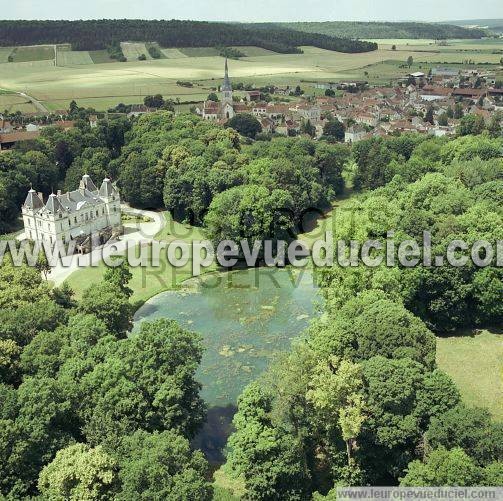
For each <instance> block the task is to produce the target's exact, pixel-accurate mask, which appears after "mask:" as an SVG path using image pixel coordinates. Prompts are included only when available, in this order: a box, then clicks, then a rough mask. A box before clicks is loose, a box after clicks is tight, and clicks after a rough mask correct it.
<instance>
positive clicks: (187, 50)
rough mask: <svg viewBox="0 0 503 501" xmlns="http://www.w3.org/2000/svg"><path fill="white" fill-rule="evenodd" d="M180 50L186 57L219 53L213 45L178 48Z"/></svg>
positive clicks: (208, 55) (216, 54) (209, 55)
mask: <svg viewBox="0 0 503 501" xmlns="http://www.w3.org/2000/svg"><path fill="white" fill-rule="evenodd" d="M180 52H181V53H182V54H185V55H186V56H187V57H211V56H218V55H219V54H220V52H219V51H218V49H215V47H184V48H182V49H180Z"/></svg>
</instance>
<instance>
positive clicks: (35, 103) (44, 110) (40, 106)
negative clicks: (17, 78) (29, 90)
mask: <svg viewBox="0 0 503 501" xmlns="http://www.w3.org/2000/svg"><path fill="white" fill-rule="evenodd" d="M16 94H18V95H19V96H21V97H24V98H25V99H28V101H30V103H31V104H33V106H35V108H37V110H38V111H40V112H41V113H45V114H49V113H50V111H49V110H48V109H47V108H46V107H45V106H44V105H43V104H42V103H41V102H40V101H37V100H36V99H35V98H34V97H31V96H29V95H28V94H25V93H24V92H16Z"/></svg>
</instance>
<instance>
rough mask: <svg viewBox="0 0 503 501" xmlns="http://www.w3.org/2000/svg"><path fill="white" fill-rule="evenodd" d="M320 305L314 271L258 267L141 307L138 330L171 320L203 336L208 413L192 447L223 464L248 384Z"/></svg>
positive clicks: (198, 282)
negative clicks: (144, 324) (158, 320)
mask: <svg viewBox="0 0 503 501" xmlns="http://www.w3.org/2000/svg"><path fill="white" fill-rule="evenodd" d="M317 302H318V296H317V288H316V286H315V284H314V283H313V276H312V274H311V272H310V271H308V270H298V269H295V268H287V269H279V268H254V269H248V270H242V271H233V272H229V273H220V274H211V275H206V276H203V277H200V278H198V279H191V280H189V281H187V282H185V284H184V287H183V288H182V289H181V290H179V291H170V292H163V293H162V294H159V295H157V296H155V297H154V298H152V299H151V300H149V301H147V303H145V305H144V306H142V307H141V308H140V309H139V310H138V312H137V313H136V315H135V329H137V328H138V326H139V325H140V323H141V322H143V321H145V320H154V319H156V318H172V319H174V320H177V321H178V322H179V323H180V324H181V325H182V326H183V327H185V328H187V329H190V330H192V331H195V332H199V333H200V334H201V335H202V336H203V344H204V347H205V352H204V355H203V358H202V361H201V365H200V367H199V370H198V373H197V379H198V380H199V381H200V382H201V384H202V385H203V388H202V392H201V396H202V397H203V398H204V400H205V401H206V402H207V404H208V414H207V422H206V424H205V425H204V427H203V429H202V431H201V432H200V433H199V435H198V436H197V437H196V438H195V440H194V441H193V447H194V448H196V449H201V450H203V452H204V453H205V454H206V457H207V458H208V460H209V461H210V462H212V463H214V464H219V463H221V462H222V461H223V459H224V458H223V454H222V451H223V449H224V447H225V444H226V442H227V438H228V436H229V435H230V433H231V431H232V430H231V422H232V417H233V415H234V413H235V411H236V402H237V399H238V396H239V395H240V393H241V392H242V390H243V389H244V387H245V386H246V385H247V384H248V383H250V382H251V381H253V380H254V379H256V378H257V376H259V375H260V374H261V373H262V372H263V371H264V370H265V369H266V368H267V366H268V365H269V364H270V363H271V361H272V360H273V359H274V357H276V356H277V355H278V354H279V353H281V352H285V351H288V349H289V348H290V345H291V342H292V340H293V339H295V338H298V337H299V336H300V335H301V334H302V332H303V331H304V330H305V328H306V327H307V326H308V325H309V322H310V320H311V318H312V317H313V315H314V314H315V313H316V304H317Z"/></svg>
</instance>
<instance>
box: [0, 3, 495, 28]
mask: <svg viewBox="0 0 503 501" xmlns="http://www.w3.org/2000/svg"><path fill="white" fill-rule="evenodd" d="M1 4H4V8H3V9H1V10H2V13H3V16H2V17H4V16H5V17H4V19H5V20H96V19H144V20H154V19H179V20H194V21H210V22H211V21H220V22H247V23H248V22H273V23H274V22H323V21H348V22H373V21H374V22H426V23H449V22H452V20H453V18H455V20H461V21H462V20H467V21H470V20H477V19H500V18H503V2H501V0H479V1H478V2H476V3H474V2H472V1H468V0H444V1H442V2H439V1H438V0H416V1H415V2H413V3H407V2H403V1H401V0H379V2H376V1H375V0H353V1H352V2H351V4H347V3H343V2H329V1H327V0H310V2H308V3H307V2H305V1H303V0H302V1H301V0H275V1H274V2H271V1H270V0H185V1H184V2H176V3H175V2H173V3H172V2H169V3H168V2H166V1H165V0H144V1H143V2H133V1H127V0H87V1H86V2H81V1H80V0H51V2H50V3H49V4H48V3H47V2H40V1H39V0H23V2H11V3H9V4H8V9H7V8H6V6H7V0H0V5H1ZM456 18H457V19H456ZM404 20H407V21H404Z"/></svg>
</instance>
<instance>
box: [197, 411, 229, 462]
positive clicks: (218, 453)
mask: <svg viewBox="0 0 503 501" xmlns="http://www.w3.org/2000/svg"><path fill="white" fill-rule="evenodd" d="M236 411H237V407H236V406H235V405H233V404H229V405H227V406H225V407H223V406H215V407H210V408H209V409H208V412H207V415H206V422H205V423H204V426H203V428H202V430H201V431H200V432H199V433H198V434H197V435H196V436H195V437H194V439H193V440H192V444H191V445H192V447H193V448H194V449H200V450H201V451H203V452H204V454H205V456H206V458H207V460H208V461H209V462H210V464H212V465H213V466H216V465H220V464H222V463H223V462H224V461H225V456H224V449H225V446H226V444H227V439H228V438H229V436H230V435H231V433H232V432H233V431H234V428H233V426H232V418H233V417H234V414H235V413H236Z"/></svg>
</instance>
